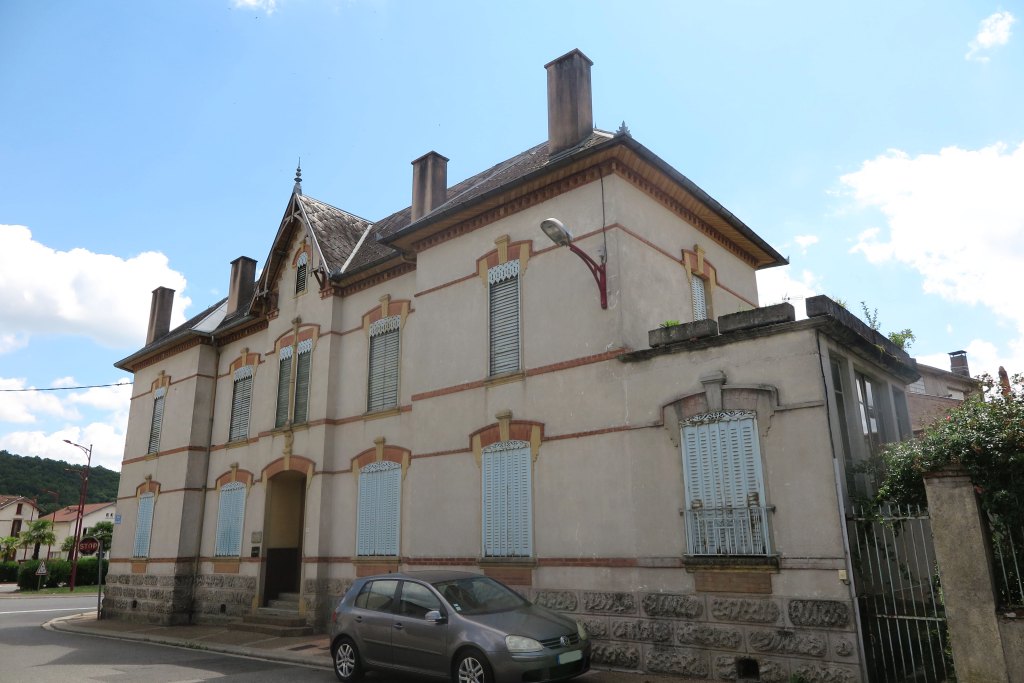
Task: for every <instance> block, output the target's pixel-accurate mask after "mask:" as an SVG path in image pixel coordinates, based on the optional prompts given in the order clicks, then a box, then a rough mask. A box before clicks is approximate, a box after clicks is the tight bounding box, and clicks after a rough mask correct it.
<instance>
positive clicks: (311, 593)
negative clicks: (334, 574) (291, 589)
mask: <svg viewBox="0 0 1024 683" xmlns="http://www.w3.org/2000/svg"><path fill="white" fill-rule="evenodd" d="M351 586H352V579H306V580H305V581H303V583H302V603H303V608H304V609H305V611H306V623H308V624H309V625H310V626H312V627H313V628H314V629H316V630H317V631H318V632H324V631H326V630H327V622H328V621H329V620H330V618H331V612H332V611H334V608H335V606H337V604H338V600H340V599H341V596H343V595H345V593H346V591H348V589H349V588H350V587H351Z"/></svg>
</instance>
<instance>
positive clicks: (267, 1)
mask: <svg viewBox="0 0 1024 683" xmlns="http://www.w3.org/2000/svg"><path fill="white" fill-rule="evenodd" d="M234 2H235V7H244V8H245V9H254V10H263V11H264V12H266V13H267V14H273V13H274V10H276V9H277V0H234Z"/></svg>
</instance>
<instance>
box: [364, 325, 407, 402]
mask: <svg viewBox="0 0 1024 683" xmlns="http://www.w3.org/2000/svg"><path fill="white" fill-rule="evenodd" d="M401 323H402V317H401V316H400V315H392V316H388V317H386V318H381V319H379V320H375V321H374V322H373V323H371V324H370V331H369V339H368V349H367V371H366V412H368V413H372V412H377V411H381V410H390V409H392V408H396V407H398V391H399V384H400V382H401V364H402V337H401V334H402V331H401V327H402V324H401Z"/></svg>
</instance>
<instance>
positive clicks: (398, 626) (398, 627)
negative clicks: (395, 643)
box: [395, 622, 402, 631]
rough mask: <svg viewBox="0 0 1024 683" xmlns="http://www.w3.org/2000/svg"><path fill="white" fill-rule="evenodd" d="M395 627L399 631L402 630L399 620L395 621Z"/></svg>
mask: <svg viewBox="0 0 1024 683" xmlns="http://www.w3.org/2000/svg"><path fill="white" fill-rule="evenodd" d="M395 628H397V629H398V630H399V631H401V630H402V624H401V622H396V623H395Z"/></svg>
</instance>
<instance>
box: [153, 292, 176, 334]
mask: <svg viewBox="0 0 1024 683" xmlns="http://www.w3.org/2000/svg"><path fill="white" fill-rule="evenodd" d="M173 304H174V290H173V289H168V288H167V287H157V288H156V289H154V290H153V300H152V302H151V303H150V304H149V330H148V331H147V332H146V344H152V343H153V340H154V339H159V338H160V337H162V336H164V335H165V334H167V332H168V331H169V330H170V329H171V306H172V305H173Z"/></svg>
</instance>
